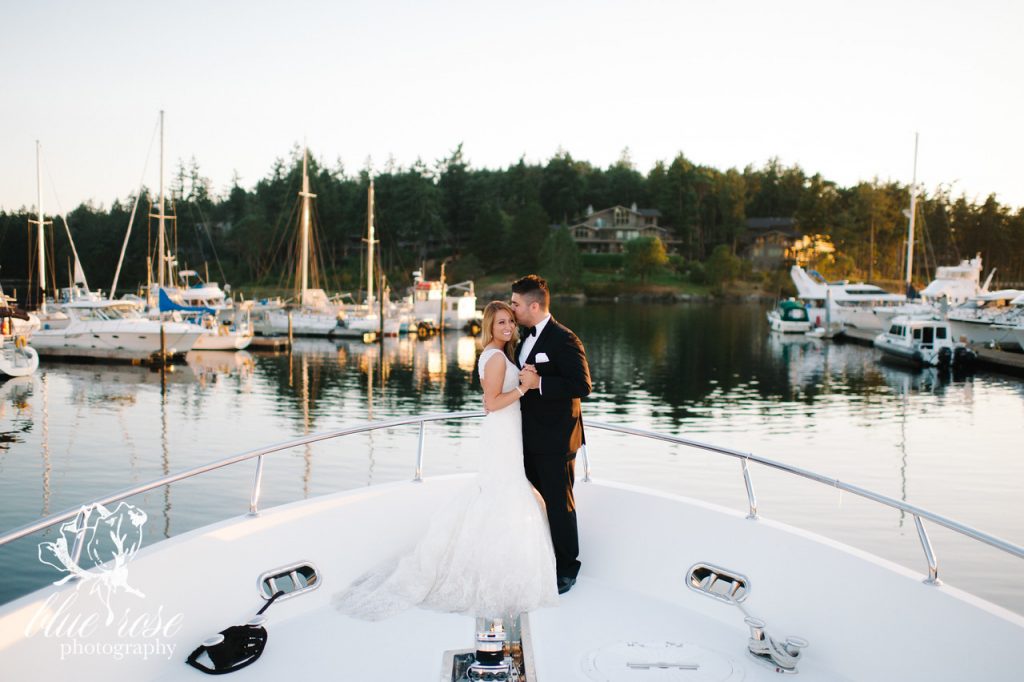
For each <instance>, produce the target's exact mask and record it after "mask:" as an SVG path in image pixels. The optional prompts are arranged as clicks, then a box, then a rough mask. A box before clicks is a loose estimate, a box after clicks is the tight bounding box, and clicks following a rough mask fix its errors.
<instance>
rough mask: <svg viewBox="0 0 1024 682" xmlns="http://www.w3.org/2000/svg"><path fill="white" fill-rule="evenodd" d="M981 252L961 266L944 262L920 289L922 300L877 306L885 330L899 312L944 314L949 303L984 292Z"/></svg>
mask: <svg viewBox="0 0 1024 682" xmlns="http://www.w3.org/2000/svg"><path fill="white" fill-rule="evenodd" d="M981 272H982V268H981V254H978V255H977V256H975V257H974V258H972V259H970V260H962V261H960V264H959V265H943V266H940V267H938V268H937V269H936V271H935V279H933V280H932V281H931V282H929V283H928V286H926V287H925V288H924V289H922V290H921V293H920V296H921V298H920V300H918V301H908V302H907V303H904V304H902V305H897V306H879V307H877V308H875V309H874V314H875V316H876V317H877V318H878V321H879V323H880V324H881V325H882V326H881V328H882V329H888V328H889V326H890V323H891V321H892V319H893V318H894V317H896V316H898V315H914V316H921V315H925V316H929V315H942V316H945V315H946V314H948V312H949V310H948V309H949V307H950V306H958V305H961V304H962V303H965V302H966V301H968V300H970V299H972V298H974V297H975V296H977V295H979V294H981V293H983V292H984V290H985V289H984V286H983V285H982V283H981Z"/></svg>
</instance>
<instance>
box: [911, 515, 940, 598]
mask: <svg viewBox="0 0 1024 682" xmlns="http://www.w3.org/2000/svg"><path fill="white" fill-rule="evenodd" d="M914 525H915V526H917V537H919V538H920V539H921V548H922V549H924V558H925V559H927V560H928V577H927V578H926V579H925V581H924V582H925V584H926V585H941V584H942V581H941V580H939V560H938V559H937V558H936V557H935V550H933V549H932V541H931V540H929V539H928V531H926V530H925V529H924V524H923V523H922V522H921V517H920V516H918V515H917V514H914Z"/></svg>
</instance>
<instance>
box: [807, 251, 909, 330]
mask: <svg viewBox="0 0 1024 682" xmlns="http://www.w3.org/2000/svg"><path fill="white" fill-rule="evenodd" d="M789 274H790V277H791V278H792V280H793V284H795V285H796V290H797V295H798V297H799V298H800V299H801V300H802V301H805V302H807V303H808V304H809V306H810V307H809V310H808V313H809V315H810V318H811V321H812V322H813V324H814V326H815V327H822V326H823V325H824V324H825V321H826V319H827V318H828V312H827V311H826V309H825V308H826V305H827V303H826V301H827V299H828V297H829V296H831V299H832V310H831V318H832V320H831V321H832V323H833V324H838V325H840V326H847V327H856V328H858V329H867V330H879V331H880V330H881V329H882V328H883V326H882V325H883V319H882V318H881V317H880V316H879V313H878V311H879V310H880V309H885V308H896V307H897V306H900V305H903V304H905V303H906V302H907V297H906V296H904V295H903V294H891V293H889V292H888V291H886V290H885V289H882V288H881V287H878V286H875V285H874V284H865V283H863V282H860V283H855V284H851V283H850V282H847V281H846V280H842V281H838V282H829V281H828V280H826V279H825V278H824V277H822V276H821V275H820V274H818V273H817V272H815V271H813V270H812V271H810V272H807V271H806V270H804V269H803V268H802V267H800V266H799V265H794V266H793V267H792V268H791V269H790V271H789ZM812 275H813V277H812ZM889 319H891V318H889Z"/></svg>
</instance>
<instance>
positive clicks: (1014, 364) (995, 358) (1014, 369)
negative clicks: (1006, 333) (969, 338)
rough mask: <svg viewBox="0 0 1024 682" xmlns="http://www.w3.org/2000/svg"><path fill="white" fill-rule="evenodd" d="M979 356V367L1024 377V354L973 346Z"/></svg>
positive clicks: (977, 345)
mask: <svg viewBox="0 0 1024 682" xmlns="http://www.w3.org/2000/svg"><path fill="white" fill-rule="evenodd" d="M971 348H973V349H974V352H975V353H977V354H978V365H979V366H980V367H984V368H986V369H992V370H995V371H997V372H1007V373H1009V374H1017V375H1021V376H1024V353H1011V352H1010V351H1005V350H999V349H997V348H985V347H984V346H982V345H981V344H977V343H975V344H971Z"/></svg>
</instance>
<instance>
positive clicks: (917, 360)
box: [874, 316, 977, 367]
mask: <svg viewBox="0 0 1024 682" xmlns="http://www.w3.org/2000/svg"><path fill="white" fill-rule="evenodd" d="M874 346H875V348H877V349H879V350H880V351H882V355H883V357H884V358H886V359H890V360H895V361H898V362H903V363H907V364H910V365H913V366H915V367H966V366H970V365H973V364H974V361H975V360H976V359H977V354H976V353H975V352H974V351H973V350H972V349H971V348H970V347H969V346H967V345H966V344H964V343H962V342H959V341H956V340H954V338H953V335H952V333H951V332H950V329H949V323H948V322H946V321H945V320H941V319H939V318H937V317H907V316H901V317H897V318H895V319H893V321H892V324H891V325H890V327H889V329H888V330H887V331H885V332H882V333H881V334H879V335H878V336H876V337H875V340H874Z"/></svg>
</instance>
